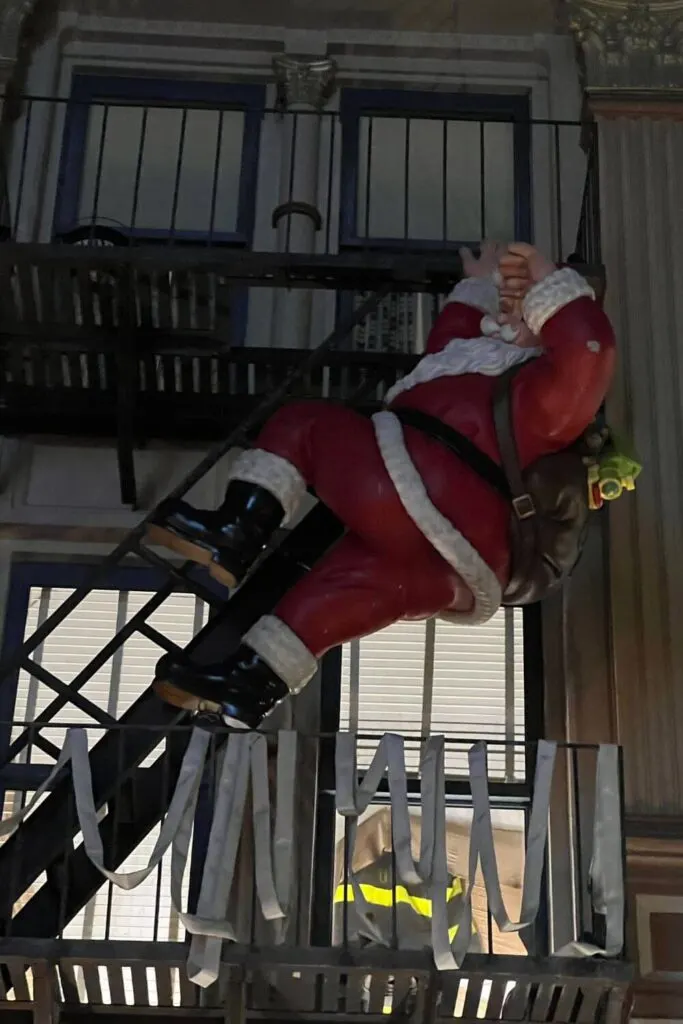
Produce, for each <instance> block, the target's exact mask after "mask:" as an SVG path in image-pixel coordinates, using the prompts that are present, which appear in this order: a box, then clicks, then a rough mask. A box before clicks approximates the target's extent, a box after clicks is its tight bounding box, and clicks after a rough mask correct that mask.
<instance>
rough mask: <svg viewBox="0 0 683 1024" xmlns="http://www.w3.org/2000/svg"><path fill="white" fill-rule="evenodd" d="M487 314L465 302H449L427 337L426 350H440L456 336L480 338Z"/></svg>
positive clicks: (429, 351)
mask: <svg viewBox="0 0 683 1024" xmlns="http://www.w3.org/2000/svg"><path fill="white" fill-rule="evenodd" d="M485 315H486V314H485V313H482V311H481V310H480V309H477V308H476V307H475V306H469V305H467V304H466V303H464V302H449V303H448V305H446V306H444V308H443V309H442V310H441V312H440V313H439V315H438V317H437V318H436V320H435V321H434V325H433V327H432V329H431V331H430V332H429V337H428V338H427V345H426V352H428V353H432V352H440V351H441V349H442V348H445V347H446V345H448V343H449V342H450V341H453V339H454V338H478V337H479V336H480V335H481V321H482V317H484V316H485Z"/></svg>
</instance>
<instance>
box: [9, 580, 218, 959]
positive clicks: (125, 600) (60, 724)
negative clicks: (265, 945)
mask: <svg viewBox="0 0 683 1024" xmlns="http://www.w3.org/2000/svg"><path fill="white" fill-rule="evenodd" d="M70 593H71V590H69V589H63V588H48V587H33V588H32V590H31V594H30V600H29V611H28V615H27V620H26V628H25V631H24V635H25V637H29V636H30V635H31V634H32V633H33V632H34V631H35V629H36V628H37V627H38V626H39V625H40V623H41V622H42V621H44V619H45V618H46V617H47V616H48V615H49V614H51V613H52V612H53V611H55V609H56V608H58V607H59V605H60V604H61V603H62V601H64V600H65V598H66V597H68V595H69V594H70ZM152 596H153V594H152V592H150V591H117V590H94V591H92V592H91V593H90V594H89V595H88V596H87V597H86V598H85V600H84V601H83V602H82V603H81V604H80V605H79V606H78V609H77V611H75V612H73V613H72V614H71V615H69V616H67V618H66V619H65V621H64V622H63V623H62V624H61V625H60V626H59V627H58V628H57V629H56V630H54V632H52V633H51V634H50V635H49V637H48V639H47V640H46V642H45V643H44V644H43V645H42V647H41V648H39V649H38V650H37V651H36V653H35V654H34V658H35V659H36V660H37V661H38V662H39V663H40V664H41V665H42V666H43V667H44V668H46V669H47V670H49V671H50V672H52V673H53V674H54V675H56V676H57V677H58V678H59V679H62V680H63V681H64V682H66V683H68V682H70V681H71V680H72V679H73V678H74V677H75V676H76V675H77V674H78V673H79V672H80V671H81V670H82V669H83V668H84V667H85V666H86V665H87V664H88V662H89V661H90V660H91V659H92V658H93V657H94V656H95V655H96V654H97V653H98V651H99V650H100V649H101V648H102V647H103V646H104V645H105V644H106V643H107V642H108V641H109V640H111V638H112V637H113V636H114V634H115V633H116V631H117V630H118V629H120V628H121V627H122V626H123V625H124V624H125V623H126V622H127V621H128V620H129V619H130V618H131V617H132V616H133V615H135V613H136V612H138V611H139V610H140V609H141V608H142V606H143V605H144V604H145V603H146V602H147V601H148V600H149V599H150V598H151V597H152ZM206 615H207V610H206V606H205V605H204V604H203V602H202V601H200V600H199V599H198V598H195V597H194V595H192V594H172V595H171V596H170V597H169V598H167V599H166V601H164V603H163V604H162V605H161V607H160V608H158V609H157V611H155V612H154V613H153V614H152V615H151V616H150V618H149V619H148V622H149V623H150V625H152V626H154V627H155V628H156V629H157V630H159V632H160V633H163V634H164V635H165V636H167V637H168V638H169V639H170V640H173V641H174V643H176V644H178V645H179V646H184V645H185V644H187V643H188V642H189V641H190V639H191V638H192V637H193V636H194V634H195V633H196V632H198V630H199V629H201V627H202V626H203V624H204V622H205V621H206ZM162 653H163V652H162V651H161V649H160V648H159V647H157V645H156V644H154V643H152V642H151V641H150V640H148V639H147V638H146V637H143V636H140V635H139V634H137V633H134V634H133V635H132V636H131V637H130V638H129V639H128V640H127V641H126V643H125V644H124V645H123V648H122V649H120V650H119V651H118V652H117V653H116V654H114V656H113V657H112V658H110V659H109V661H108V662H107V663H106V664H105V665H104V666H103V667H102V668H101V669H100V670H99V671H98V672H97V673H96V674H95V675H94V676H93V677H92V679H90V680H89V682H88V683H86V685H85V686H84V687H83V689H82V690H81V692H82V693H83V695H84V696H86V697H87V698H88V699H89V700H91V701H92V702H93V703H94V704H96V705H97V706H98V707H100V708H103V709H104V710H106V711H108V712H109V714H111V715H113V716H115V717H116V718H120V716H121V715H122V714H123V713H124V711H126V709H127V708H129V707H130V705H131V704H132V703H133V702H134V701H135V700H137V698H138V697H139V696H140V695H141V694H142V693H143V691H144V690H146V689H147V687H148V686H149V684H150V682H151V681H152V678H153V676H154V666H155V664H156V662H157V660H158V659H159V657H160V656H161V654H162ZM54 697H55V693H54V691H52V690H51V689H50V688H49V687H48V686H46V685H44V684H43V683H40V682H38V681H37V680H36V679H32V678H31V677H30V676H29V675H28V673H26V672H22V673H21V675H20V677H19V686H18V690H17V699H16V705H15V711H14V716H13V717H14V720H15V721H16V722H23V721H31V720H33V719H34V718H35V717H36V716H37V715H38V714H39V713H40V712H41V711H43V710H44V709H45V708H46V707H47V706H48V705H49V704H50V703H51V702H52V700H53V699H54ZM54 721H55V723H56V725H55V726H54V727H50V728H46V729H42V730H41V735H43V736H44V737H45V738H46V739H49V740H51V741H52V742H53V743H54V744H55V745H56V746H58V747H60V748H61V746H62V743H63V740H64V734H65V727H66V725H67V724H69V725H74V724H83V725H85V726H88V737H89V740H90V744H91V745H92V744H93V743H96V742H97V740H98V739H99V738H100V736H101V735H102V730H101V729H97V728H93V726H94V725H95V723H94V721H93V719H91V718H90V717H89V716H88V715H87V714H86V713H85V712H84V711H82V710H81V709H79V708H76V707H74V706H72V705H67V706H66V707H65V708H63V709H62V710H61V711H60V712H58V713H57V715H56V716H55V719H54ZM22 731H23V729H22V728H21V727H20V726H16V727H15V728H14V731H13V736H12V738H13V739H15V738H16V737H17V736H18V735H19V734H20V733H21V732H22ZM160 752H161V748H160V747H159V748H157V750H156V751H155V752H154V753H152V754H151V755H150V756H149V757H148V758H147V760H146V761H144V762H143V767H144V766H147V765H150V764H152V763H153V762H154V761H155V760H156V758H157V757H158V756H159V754H160ZM26 760H27V758H26V756H25V754H24V756H23V757H19V758H18V759H17V761H16V762H15V763H18V762H21V761H26ZM28 760H30V762H31V763H32V764H50V763H52V762H51V758H50V757H49V756H48V755H47V754H46V753H44V752H43V751H42V750H40V749H39V748H37V747H35V746H32V748H31V750H30V757H29V758H28ZM24 802H25V800H24ZM21 806H22V794H20V793H16V794H12V795H11V796H10V794H8V799H6V801H5V812H6V813H12V812H13V811H16V810H19V808H20V807H21ZM157 833H158V829H155V830H154V831H153V832H152V833H151V834H150V835H149V836H148V837H147V838H146V839H145V841H144V842H143V843H141V845H140V846H139V847H138V848H137V850H136V851H135V852H134V853H133V854H132V855H131V856H130V857H129V858H128V860H127V861H126V862H125V864H124V865H123V866H122V870H124V871H132V870H134V869H136V868H140V867H142V866H143V865H144V864H146V863H147V861H148V859H149V856H150V854H151V852H152V849H153V847H154V843H155V841H156V838H157ZM76 842H77V845H78V844H79V843H80V836H79V837H78V838H77V841H76ZM168 871H169V864H167V863H164V864H163V865H162V866H161V877H160V878H159V873H158V872H155V873H154V874H153V875H152V876H150V878H148V879H147V881H146V882H145V883H144V884H143V885H142V886H140V888H139V889H137V890H136V891H135V892H134V893H126V892H124V891H123V890H120V889H112V887H111V886H110V885H105V886H103V887H102V889H100V891H99V892H98V894H97V896H96V897H95V898H94V899H93V900H92V901H91V902H90V904H88V906H87V907H86V908H85V909H84V910H83V911H82V912H81V913H80V914H79V915H78V916H77V917H76V918H75V919H74V920H73V921H72V922H71V923H70V924H69V925H68V927H67V928H66V930H65V932H64V934H65V936H66V937H68V938H93V939H102V938H105V937H106V938H111V939H140V940H143V939H150V940H151V939H157V938H158V939H160V940H169V939H180V938H182V935H181V934H180V931H179V928H178V922H177V920H176V919H175V917H174V915H173V914H172V911H171V903H170V884H169V878H168ZM42 884H44V878H41V879H39V880H38V883H37V885H36V886H35V887H34V890H33V891H35V889H37V888H39V887H40V886H41V885H42ZM155 922H156V924H155Z"/></svg>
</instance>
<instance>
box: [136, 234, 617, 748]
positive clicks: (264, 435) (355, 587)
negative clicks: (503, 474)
mask: <svg viewBox="0 0 683 1024" xmlns="http://www.w3.org/2000/svg"><path fill="white" fill-rule="evenodd" d="M462 256H463V264H464V270H465V277H464V279H463V280H462V281H461V282H460V283H459V284H458V285H457V286H456V288H455V289H454V290H453V292H452V294H451V295H450V296H449V298H448V301H447V304H446V305H445V307H444V309H443V310H442V312H441V314H440V315H439V317H438V319H437V320H436V322H435V324H434V326H433V328H432V331H431V333H430V336H429V339H428V343H427V353H426V355H425V356H424V357H423V358H422V359H421V361H420V362H419V363H418V364H417V366H416V367H415V369H414V370H413V371H412V372H411V373H409V374H408V375H407V376H406V377H404V378H403V379H402V380H400V381H399V382H398V383H397V384H396V385H395V386H394V387H393V388H392V389H391V391H390V392H389V393H388V394H387V396H386V401H385V408H384V409H383V411H381V412H379V413H377V414H376V415H374V416H373V417H372V418H367V417H365V416H363V415H361V414H360V413H358V412H355V411H354V410H353V409H351V408H347V407H345V406H343V405H337V404H333V403H331V402H313V401H311V402H295V403H292V404H290V405H286V406H284V407H283V408H282V409H280V410H279V412H277V413H276V414H275V415H274V416H273V417H272V418H271V419H270V420H269V421H268V423H267V424H266V426H265V427H264V429H263V431H262V432H261V434H260V436H259V437H258V439H257V441H256V444H255V447H254V448H253V449H251V450H249V451H246V452H244V453H243V454H242V455H240V456H239V457H238V458H237V460H236V461H235V463H234V465H233V467H232V470H231V473H230V481H229V484H228V488H227V492H226V495H225V501H224V502H223V504H222V505H221V507H220V508H219V509H217V510H211V511H201V510H197V509H194V508H192V507H191V506H189V505H188V504H187V503H185V502H175V503H173V505H172V506H169V505H167V506H165V507H164V506H162V508H161V509H160V511H159V513H158V515H157V517H156V519H155V521H154V525H153V527H152V530H151V535H150V539H151V540H153V541H154V542H155V543H161V544H166V545H167V546H168V547H170V548H172V549H174V550H176V551H178V552H180V553H182V554H183V555H184V556H186V557H189V558H191V559H193V560H195V561H196V562H198V563H200V564H203V565H208V566H209V567H210V569H211V572H212V574H213V575H214V576H216V577H217V578H219V579H221V580H222V581H223V582H224V583H225V584H226V585H228V586H235V585H237V584H239V582H240V581H241V580H242V579H243V578H244V576H245V574H246V573H247V572H248V571H249V569H250V567H251V566H252V565H253V563H254V561H255V560H256V559H257V558H258V557H259V555H260V554H261V553H262V551H263V549H264V547H265V546H266V545H267V543H268V541H269V539H270V538H271V536H272V534H273V532H274V531H275V530H277V529H278V528H279V527H281V526H283V525H285V524H286V523H287V521H288V520H290V519H291V518H292V516H293V515H294V514H295V513H296V510H297V506H298V505H299V502H300V501H301V499H302V498H303V496H304V494H305V493H306V490H307V489H308V488H312V489H313V491H314V492H315V494H316V496H317V498H318V499H319V500H320V501H322V502H324V503H325V504H326V505H327V506H328V507H329V508H330V509H331V510H332V512H334V514H335V515H336V516H337V517H338V518H339V519H340V520H341V521H342V522H343V523H344V525H345V526H346V528H347V532H346V534H345V535H344V537H343V538H342V539H341V540H340V541H339V543H338V544H336V545H335V546H334V547H333V548H332V549H331V550H330V551H329V552H328V554H326V555H325V556H324V557H323V558H321V559H320V561H319V562H317V563H316V564H315V565H314V566H313V568H312V569H311V570H310V571H309V572H308V573H307V574H306V575H305V576H304V577H303V578H302V579H301V581H300V582H299V583H297V584H296V586H294V587H293V588H292V589H291V590H290V591H289V592H288V593H287V595H286V596H285V597H284V599H283V600H282V601H281V602H280V603H279V605H278V606H277V607H276V608H275V609H274V611H273V613H272V614H270V615H265V616H264V617H263V618H261V619H260V620H259V621H258V622H257V623H256V625H255V626H254V627H253V628H252V629H250V630H249V632H248V633H247V634H246V635H245V636H244V638H243V643H242V645H241V646H240V648H239V649H238V650H237V651H236V652H235V654H234V655H233V656H232V657H231V658H230V659H228V660H227V661H226V662H224V663H221V664H213V665H208V666H199V665H196V664H194V663H193V662H192V661H191V659H190V658H188V657H187V656H184V655H181V656H178V657H177V656H175V655H166V656H165V657H163V658H162V659H161V661H160V662H159V665H158V667H157V678H156V682H155V689H156V691H157V692H158V693H159V695H160V696H161V697H162V698H164V699H165V700H167V701H168V702H170V703H172V704H175V705H176V706H179V707H182V708H185V709H188V710H213V711H218V712H219V713H221V714H222V715H223V716H224V717H225V719H226V721H227V722H228V723H229V724H232V725H236V726H241V727H246V728H255V727H257V726H258V725H259V724H260V722H261V721H262V720H263V718H264V717H265V716H266V715H267V714H269V713H270V712H271V711H272V710H273V709H274V708H275V706H276V705H277V704H279V703H280V701H282V700H284V699H285V698H286V697H287V696H288V695H289V694H296V693H298V692H299V691H300V690H301V689H302V688H303V687H304V686H305V685H306V683H307V682H308V681H309V680H310V679H311V678H312V676H313V675H314V674H315V672H316V669H317V666H318V661H319V659H320V657H321V656H322V655H323V654H324V653H325V652H326V651H328V650H330V648H332V647H335V646H337V645H338V644H343V643H345V642H347V641H349V640H351V639H354V638H356V637H359V636H363V635H367V634H369V633H373V632H375V631H376V630H379V629H383V628H384V627H386V626H389V625H390V624H391V623H394V622H396V621H397V620H399V619H424V618H427V617H430V616H433V615H441V616H442V617H444V618H448V619H452V620H455V621H459V622H467V623H470V624H476V623H482V622H486V621H487V620H488V619H490V618H491V616H492V615H494V614H495V612H496V611H497V609H498V608H499V607H500V605H501V599H502V595H503V593H504V590H505V587H506V585H507V582H508V580H509V578H510V572H511V566H510V514H511V509H510V505H509V502H507V501H506V500H505V498H504V497H503V496H502V495H501V494H500V493H499V492H497V491H496V490H495V489H494V488H493V487H492V486H491V485H490V483H489V482H487V481H486V480H485V479H483V478H482V477H481V476H479V475H478V474H477V473H476V471H475V470H474V469H473V468H471V467H470V466H469V465H468V464H466V463H465V462H464V461H462V460H461V459H460V458H458V456H457V455H456V454H455V453H454V452H453V451H452V450H451V449H450V448H449V447H448V446H447V445H446V444H444V443H443V442H442V440H439V438H438V430H436V429H434V430H432V429H430V424H432V425H435V426H436V427H438V425H439V424H446V425H447V426H450V427H452V428H455V429H456V430H457V431H459V432H460V434H462V435H464V436H465V437H466V438H468V439H469V440H470V441H472V442H473V443H474V444H475V445H476V446H477V448H478V449H479V450H480V451H482V452H484V453H485V454H486V455H488V456H489V457H490V458H491V459H493V460H494V461H496V462H498V463H499V462H500V454H499V451H498V444H497V440H496V432H495V428H494V422H493V413H492V401H493V393H494V388H495V385H496V378H498V377H499V376H500V375H501V374H503V373H505V372H506V371H507V370H509V369H511V368H512V367H519V371H518V372H517V373H516V375H515V376H514V379H513V381H512V384H511V388H512V397H511V401H512V412H513V425H514V434H515V441H516V445H517V449H518V453H519V460H520V463H521V465H522V467H523V468H524V467H526V466H528V465H530V464H531V463H533V462H534V461H535V460H536V459H538V458H539V457H541V456H543V455H548V454H550V453H552V452H555V451H559V450H561V449H563V448H565V447H566V446H568V445H570V444H571V443H573V442H574V441H575V440H576V438H577V437H579V435H581V434H582V432H583V431H584V430H585V429H586V428H587V427H588V426H589V424H590V423H591V422H592V420H593V418H594V416H595V414H596V412H597V411H598V409H599V407H600V405H601V404H602V402H603V399H604V397H605V393H606V391H607V388H608V386H609V383H610V379H611V376H612V371H613V366H614V336H613V332H612V329H611V326H610V323H609V321H608V319H607V317H606V316H605V314H604V313H603V311H602V310H601V308H600V306H599V305H598V304H597V303H596V301H595V296H594V294H593V292H592V290H591V288H590V286H589V285H588V284H587V282H586V281H585V279H583V278H582V277H581V276H580V275H579V274H578V273H576V271H574V270H572V269H571V268H570V267H563V268H560V269H558V268H557V267H556V266H555V265H554V264H553V263H551V262H550V261H549V260H548V259H546V258H545V257H544V256H542V255H541V254H540V253H539V252H538V251H537V250H536V249H534V248H532V247H531V246H528V245H523V244H515V245H511V246H509V247H507V248H505V249H503V248H501V247H498V246H495V245H491V244H485V245H484V246H482V249H481V255H480V257H479V258H478V259H475V258H474V256H473V255H472V253H471V252H470V251H469V250H464V251H463V253H462ZM406 410H409V411H410V415H408V413H406V412H405V411H406ZM415 411H417V413H419V414H421V415H420V417H419V422H420V425H419V426H416V425H413V424H414V422H415V417H414V416H412V414H413V413H414V412H415ZM402 418H403V419H404V422H402ZM411 418H412V423H411V425H408V422H407V421H408V420H409V419H411Z"/></svg>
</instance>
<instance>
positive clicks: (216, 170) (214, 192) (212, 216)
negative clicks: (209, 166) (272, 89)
mask: <svg viewBox="0 0 683 1024" xmlns="http://www.w3.org/2000/svg"><path fill="white" fill-rule="evenodd" d="M224 119H225V111H224V110H220V111H219V114H218V129H217V132H216V156H215V159H214V165H213V180H212V182H211V209H210V213H209V233H208V235H207V237H206V244H207V245H211V242H212V241H213V234H214V228H215V225H216V200H217V198H218V181H219V175H220V166H221V150H222V147H223V121H224Z"/></svg>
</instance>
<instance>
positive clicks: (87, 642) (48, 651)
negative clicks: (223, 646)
mask: <svg viewBox="0 0 683 1024" xmlns="http://www.w3.org/2000/svg"><path fill="white" fill-rule="evenodd" d="M71 593H72V591H71V590H70V589H65V588H58V587H53V588H50V587H32V588H31V594H30V600H29V610H28V615H27V619H26V629H25V631H24V635H25V637H29V636H31V634H32V633H34V632H35V630H36V628H37V627H38V626H39V625H40V624H41V623H42V622H43V621H44V620H45V619H46V618H47V616H48V615H50V614H52V612H54V611H55V610H56V609H57V608H58V607H59V605H60V604H61V603H62V602H63V601H64V600H65V599H66V598H67V597H68V596H69V594H71ZM152 596H153V593H152V592H150V591H117V590H93V591H92V592H91V593H90V594H88V596H87V597H86V598H85V599H84V600H83V601H82V602H81V603H80V604H79V606H78V609H77V610H76V611H74V612H73V613H72V614H71V615H68V616H67V617H66V619H65V620H64V622H62V624H61V625H60V626H58V627H57V629H55V630H54V631H53V632H52V633H50V635H49V636H48V638H47V640H46V641H45V643H44V644H43V645H42V646H41V647H39V648H38V649H37V651H36V652H35V654H34V655H33V657H34V660H36V661H37V662H38V663H39V664H40V665H42V667H43V668H45V669H47V670H48V671H49V672H51V673H52V674H53V675H55V676H57V678H58V679H61V680H62V681H63V682H65V683H70V682H71V681H72V680H73V679H74V677H75V676H76V675H78V673H79V672H80V671H82V669H83V668H84V667H85V666H86V665H87V664H88V663H89V662H90V661H91V660H92V658H94V657H95V655H96V654H97V653H98V651H100V649H101V648H102V647H104V645H105V644H106V643H108V642H109V641H110V640H111V639H112V637H113V636H114V635H115V633H116V632H117V630H119V629H121V628H122V626H124V625H125V623H126V622H128V621H129V619H131V618H132V617H133V615H135V613H136V612H138V611H139V610H140V609H141V608H142V607H143V605H144V604H145V603H146V602H147V601H149V599H150V598H151V597H152ZM205 619H206V608H205V606H204V604H203V602H201V601H200V600H199V599H198V598H195V597H194V596H193V595H191V594H172V595H171V596H170V597H168V598H167V599H166V600H165V601H164V603H163V604H162V605H161V607H160V608H158V609H157V610H156V611H155V612H154V613H153V614H152V615H151V616H150V617H149V619H148V622H149V624H150V625H151V626H154V627H155V628H156V629H157V630H159V632H160V633H163V634H164V635H165V636H167V637H168V638H169V639H170V640H172V641H173V642H174V643H176V644H178V645H179V646H181V647H183V646H185V644H187V643H188V642H189V641H190V640H191V638H192V637H193V636H194V634H195V633H196V632H197V631H198V630H199V629H201V627H202V625H203V624H204V621H205ZM162 653H163V651H161V649H160V648H159V647H157V645H156V644H154V643H152V641H151V640H148V639H147V638H146V637H144V636H141V635H140V634H139V633H134V634H133V635H132V636H131V637H130V638H129V639H128V640H127V641H126V642H125V644H124V645H123V647H122V648H121V649H119V651H117V652H116V653H115V654H114V655H113V656H112V657H111V658H110V659H109V661H107V662H106V663H105V664H104V665H103V666H102V668H101V669H99V671H98V672H96V673H95V674H94V675H93V676H92V678H91V679H90V680H89V681H88V682H87V683H86V684H85V686H84V687H83V688H82V689H81V691H80V692H81V693H82V694H83V696H84V697H87V698H88V700H90V701H92V703H93V704H95V705H97V706H98V707H99V708H102V709H103V710H105V711H108V712H109V714H110V715H112V716H113V717H115V718H119V717H120V716H121V715H122V714H123V712H124V711H126V710H127V709H128V708H129V707H130V705H131V704H132V703H133V702H134V701H135V700H137V698H138V697H139V696H140V694H141V693H142V692H143V691H144V690H145V689H147V687H148V686H149V684H150V682H151V681H152V678H153V675H154V666H155V665H156V662H157V661H158V659H159V658H160V656H161V654H162ZM55 696H56V694H55V693H54V691H53V690H51V689H50V688H49V687H48V686H46V685H45V684H43V683H40V682H38V680H36V679H33V678H31V677H30V676H29V674H28V673H27V672H22V673H21V675H20V677H19V686H18V690H17V700H16V704H15V709H14V716H13V717H14V721H15V722H24V721H26V722H29V721H32V720H33V719H35V718H36V716H37V715H38V714H40V713H41V712H42V711H44V710H45V708H47V707H48V705H49V704H50V703H51V702H52V700H53V699H54V697H55ZM55 722H56V723H59V727H51V728H47V729H43V730H41V734H42V735H43V736H44V737H45V738H46V739H49V740H51V742H52V743H54V744H55V745H56V746H58V747H61V745H62V742H63V739H64V725H66V724H70V725H77V724H83V725H88V726H93V725H94V724H95V723H94V721H93V719H91V718H90V716H89V715H87V714H86V713H85V712H84V711H82V710H81V709H80V708H77V707H74V706H73V705H67V707H65V708H64V709H63V710H62V711H60V712H59V714H58V715H57V716H56V718H55ZM21 732H22V729H21V728H20V727H19V726H17V727H15V729H14V732H13V736H12V739H15V738H16V737H17V736H18V735H19V733H21ZM100 734H101V733H100V731H99V730H98V729H92V728H91V729H90V732H89V737H90V741H91V743H94V742H96V741H97V739H98V738H99V735H100ZM30 760H31V762H32V763H33V764H48V763H50V761H51V759H50V758H49V757H48V755H47V754H45V753H43V751H41V750H39V749H37V748H35V747H34V748H33V749H32V750H31V756H30ZM146 763H147V762H146ZM150 763H151V762H150Z"/></svg>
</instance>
